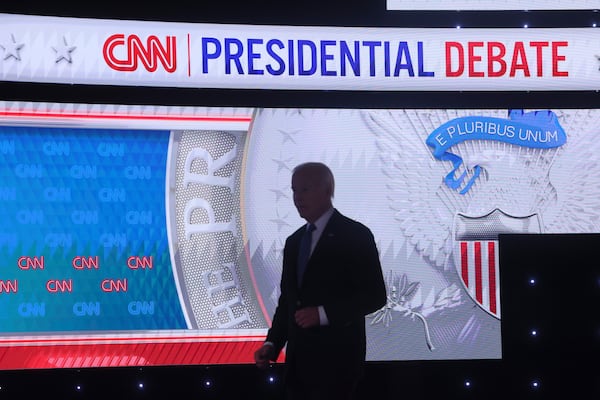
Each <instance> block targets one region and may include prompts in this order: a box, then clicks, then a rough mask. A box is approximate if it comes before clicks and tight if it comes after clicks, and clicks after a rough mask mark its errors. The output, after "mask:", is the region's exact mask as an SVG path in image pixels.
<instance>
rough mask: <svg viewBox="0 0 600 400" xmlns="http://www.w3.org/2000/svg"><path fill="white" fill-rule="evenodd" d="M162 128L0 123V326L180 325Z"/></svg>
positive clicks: (20, 328)
mask: <svg viewBox="0 0 600 400" xmlns="http://www.w3.org/2000/svg"><path fill="white" fill-rule="evenodd" d="M168 145H169V132H168V131H151V130H116V129H73V128H39V127H35V128H33V127H19V126H2V127H0V158H1V160H2V162H1V163H0V220H1V221H2V223H1V225H0V332H1V333H4V334H9V333H11V332H16V333H18V332H32V333H35V332H51V331H81V330H84V331H90V330H91V331H104V330H140V329H184V328H186V323H185V318H184V316H183V313H182V310H181V306H180V303H179V297H178V293H177V289H176V285H175V280H174V277H173V272H172V267H171V259H170V255H169V246H168V241H167V227H166V215H165V174H166V162H167V152H168Z"/></svg>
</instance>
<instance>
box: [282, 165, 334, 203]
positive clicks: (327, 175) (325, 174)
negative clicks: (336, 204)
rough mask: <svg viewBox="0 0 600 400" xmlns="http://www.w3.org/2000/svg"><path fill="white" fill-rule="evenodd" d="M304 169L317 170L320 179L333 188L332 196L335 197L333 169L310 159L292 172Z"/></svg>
mask: <svg viewBox="0 0 600 400" xmlns="http://www.w3.org/2000/svg"><path fill="white" fill-rule="evenodd" d="M303 170H312V171H314V172H316V173H317V174H318V176H319V180H320V181H321V182H322V183H323V184H324V185H327V187H328V188H330V190H331V198H333V193H334V191H335V179H334V178H333V172H331V169H329V167H328V166H327V165H325V164H323V163H322V162H316V161H310V162H305V163H302V164H299V165H297V166H296V167H295V168H294V169H293V170H292V174H295V173H296V172H298V171H303Z"/></svg>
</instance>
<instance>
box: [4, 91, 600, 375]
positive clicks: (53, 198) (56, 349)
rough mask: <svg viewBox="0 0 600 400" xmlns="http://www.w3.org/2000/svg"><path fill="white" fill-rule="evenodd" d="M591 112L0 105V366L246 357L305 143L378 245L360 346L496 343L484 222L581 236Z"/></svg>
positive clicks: (278, 257)
mask: <svg viewBox="0 0 600 400" xmlns="http://www.w3.org/2000/svg"><path fill="white" fill-rule="evenodd" d="M598 126H600V111H599V110H597V109H554V110H522V109H514V110H506V109H504V110H503V109H488V110H477V109H462V110H457V109H390V110H369V109H361V110H359V109H291V108H290V109H262V108H256V109H250V108H248V109H247V108H202V107H171V106H143V107H139V106H122V105H121V106H120V105H93V104H58V103H57V104H52V103H21V102H0V155H1V157H2V160H3V162H2V163H1V164H0V204H1V205H2V207H0V218H1V219H2V221H3V223H2V227H1V228H0V322H1V323H0V369H15V368H61V367H67V368H79V367H101V366H140V365H176V364H187V365H189V364H226V363H252V362H253V352H254V350H255V349H256V348H257V347H258V346H259V345H260V344H261V343H262V341H263V340H264V337H265V334H266V330H267V328H268V327H269V326H270V321H271V316H272V315H273V312H274V309H275V305H276V302H277V298H278V295H279V280H280V276H281V263H282V249H283V245H284V242H285V239H286V237H287V236H288V235H289V234H291V233H292V232H293V231H294V230H295V229H297V228H298V227H299V226H301V225H302V224H303V222H304V221H303V220H302V219H301V218H300V217H299V216H298V214H297V212H296V210H295V208H294V205H293V200H292V193H291V189H290V178H291V170H292V168H293V167H294V166H295V165H297V164H299V163H301V162H305V161H309V160H319V161H323V162H325V163H327V164H328V165H329V166H330V167H331V168H332V170H333V173H334V175H335V177H336V192H335V198H334V204H335V206H336V207H337V208H338V209H339V210H341V211H342V212H344V213H345V214H347V215H349V216H351V217H353V218H355V219H357V220H359V221H362V222H363V223H365V224H366V225H368V226H369V227H370V228H371V229H372V231H373V233H374V236H375V240H376V242H377V245H378V249H379V252H380V257H381V262H382V268H383V272H384V276H385V279H386V285H387V296H388V302H387V304H386V306H385V307H383V308H382V309H381V310H378V311H377V312H375V313H373V314H371V315H368V316H367V318H366V329H367V336H368V353H367V358H368V360H372V361H382V360H383V361H387V360H441V359H499V358H501V357H502V348H501V339H502V338H501V322H502V317H503V315H502V296H501V294H502V280H501V276H502V275H501V271H502V268H504V266H503V265H501V262H500V261H501V260H500V259H499V247H498V246H499V242H498V235H500V234H502V233H580V232H598V231H600V226H599V222H598V221H600V211H599V210H600V170H599V168H600V159H599V157H600V156H599V154H600V148H599V142H598V140H597V138H598V134H599V132H598ZM348 290H352V289H351V288H348Z"/></svg>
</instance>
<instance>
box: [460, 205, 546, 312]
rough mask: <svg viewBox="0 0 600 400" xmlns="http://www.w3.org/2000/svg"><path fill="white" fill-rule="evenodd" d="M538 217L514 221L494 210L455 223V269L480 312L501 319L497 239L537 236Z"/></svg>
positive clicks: (538, 227) (464, 217)
mask: <svg viewBox="0 0 600 400" xmlns="http://www.w3.org/2000/svg"><path fill="white" fill-rule="evenodd" d="M540 232H541V223H540V219H539V216H538V214H532V215H528V216H525V217H514V216H511V215H509V214H506V213H505V212H503V211H502V210H499V209H495V210H494V211H492V212H490V213H489V214H486V215H482V216H478V217H472V216H467V215H464V214H461V213H458V214H457V215H456V217H455V219H454V265H455V266H456V271H457V272H458V275H459V276H460V278H461V281H462V283H463V286H464V288H465V290H466V291H467V293H469V295H470V296H471V298H472V299H473V300H475V302H476V303H477V304H479V306H480V307H481V308H483V310H485V311H486V312H488V313H489V314H491V315H493V316H494V317H496V318H498V319H500V265H499V262H498V254H499V249H498V235H499V234H501V233H540Z"/></svg>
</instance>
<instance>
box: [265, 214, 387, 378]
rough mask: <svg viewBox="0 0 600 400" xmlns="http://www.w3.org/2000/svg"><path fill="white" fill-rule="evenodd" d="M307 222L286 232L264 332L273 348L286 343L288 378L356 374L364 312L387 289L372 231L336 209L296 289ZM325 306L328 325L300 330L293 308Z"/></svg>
mask: <svg viewBox="0 0 600 400" xmlns="http://www.w3.org/2000/svg"><path fill="white" fill-rule="evenodd" d="M305 229H306V227H305V226H303V227H301V228H300V229H298V230H297V231H296V232H294V233H293V234H292V235H291V236H289V237H288V238H287V240H286V243H285V248H284V254H283V271H282V277H281V295H280V297H279V303H278V305H277V308H276V310H275V314H274V316H273V323H272V326H271V328H270V329H269V332H268V334H267V341H270V342H272V343H273V344H274V345H275V349H276V353H277V354H279V353H280V351H281V350H282V349H283V347H284V346H285V345H286V343H287V348H286V364H287V368H288V379H291V380H295V379H300V381H302V382H318V381H320V380H321V381H322V380H326V381H329V380H331V379H332V378H333V377H334V376H337V375H339V377H345V378H351V379H358V378H359V377H360V376H361V375H362V372H363V371H362V369H363V364H364V361H365V353H366V337H365V315H367V314H369V313H371V312H373V311H376V310H378V309H379V308H381V307H383V306H384V305H385V303H386V289H385V284H384V280H383V274H382V271H381V264H380V261H379V253H378V250H377V247H376V245H375V241H374V238H373V234H372V233H371V231H370V230H369V228H367V227H366V226H364V225H363V224H361V223H359V222H356V221H354V220H351V219H350V218H347V217H345V216H343V215H342V214H340V213H339V212H338V211H337V210H335V211H334V213H333V215H332V216H331V218H330V219H329V222H328V223H327V225H326V227H325V229H324V230H323V233H322V234H321V237H320V238H319V241H318V243H317V244H316V246H315V248H314V250H313V253H312V255H311V257H310V260H309V261H308V265H307V267H306V272H305V274H304V279H303V281H302V286H301V287H300V288H298V284H297V278H296V264H297V259H298V250H299V246H300V238H301V237H302V234H303V232H304V230H305ZM319 305H321V306H323V307H324V308H325V312H326V314H327V318H328V320H329V325H327V326H319V327H314V328H308V329H303V328H300V327H299V326H298V325H296V323H295V321H294V312H295V311H296V310H297V309H298V308H302V307H307V306H319Z"/></svg>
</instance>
